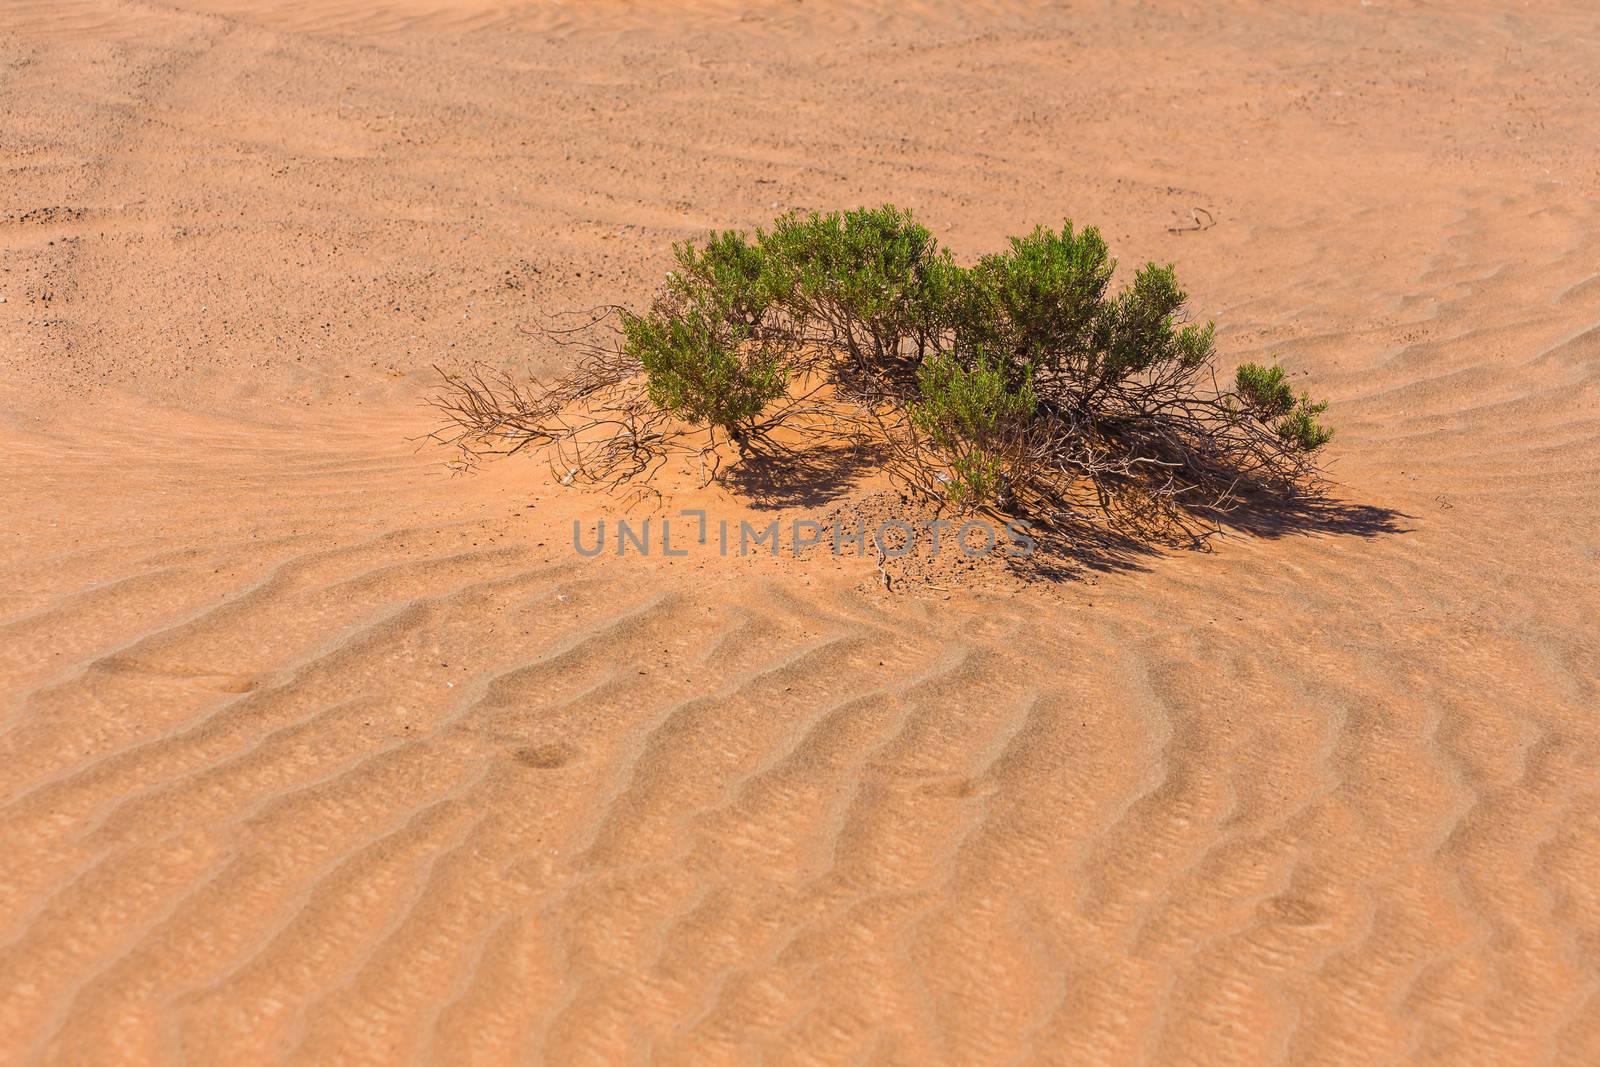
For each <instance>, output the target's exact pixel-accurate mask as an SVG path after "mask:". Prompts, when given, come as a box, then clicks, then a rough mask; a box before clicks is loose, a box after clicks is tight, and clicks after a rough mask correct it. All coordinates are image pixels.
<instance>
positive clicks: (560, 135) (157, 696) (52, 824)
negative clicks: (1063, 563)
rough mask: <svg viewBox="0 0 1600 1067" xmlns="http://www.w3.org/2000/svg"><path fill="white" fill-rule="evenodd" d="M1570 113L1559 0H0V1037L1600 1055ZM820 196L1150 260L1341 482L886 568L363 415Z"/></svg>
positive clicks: (294, 1047) (366, 1052) (942, 1051)
mask: <svg viewBox="0 0 1600 1067" xmlns="http://www.w3.org/2000/svg"><path fill="white" fill-rule="evenodd" d="M1597 130H1600V16H1597V15H1596V12H1595V10H1594V8H1593V5H1592V4H1591V3H1588V2H1586V0H1575V2H1572V3H1570V4H1559V3H1555V2H1544V3H1537V4H1520V3H1517V4H1514V3H1511V2H1509V0H1507V2H1501V3H1494V4H1489V3H1480V2H1474V0H1463V2H1459V3H1451V4H1420V3H1408V2H1384V0H1373V2H1371V3H1361V4H1356V3H1333V2H1301V3H1291V4H1274V5H1271V6H1270V7H1267V6H1265V5H1262V6H1258V5H1254V4H1249V5H1246V4H1232V3H1211V4H1201V3H1187V4H1179V3H1084V4H1071V5H1062V6H1057V7H1050V8H1043V7H1037V6H1034V5H1022V4H1017V5H1013V4H1009V3H975V4H961V5H949V6H948V7H947V6H944V5H931V4H918V5H914V6H898V5H886V4H879V3H867V2H856V3H848V4H842V3H837V2H832V0H824V2H812V0H807V2H805V3H757V4H753V5H751V6H749V7H748V9H745V8H743V7H742V6H741V5H735V4H732V3H697V4H693V5H690V6H682V5H675V4H666V3H628V4H624V3H590V4H565V5H562V4H546V3H526V4H517V5H500V4H494V3H490V2H488V0H484V2H466V3H450V2H448V0H438V2H436V3H435V2H427V0H420V2H412V0H399V2H384V0H329V2H326V3H287V4H283V3H269V2H267V0H248V2H241V0H197V2H185V0H179V2H175V3H155V2H148V3H147V2H142V0H50V2H44V0H4V2H3V3H0V160H3V162H4V168H5V177H4V184H3V186H0V255H3V264H0V297H3V298H4V301H5V302H4V303H3V304H0V389H3V392H0V424H3V427H0V447H3V455H4V465H5V476H4V478H3V480H0V508H3V511H4V519H3V526H0V529H3V533H4V536H3V540H0V701H3V702H0V714H3V716H4V727H3V733H0V855H3V857H4V860H3V873H0V1061H4V1062H6V1063H22V1062H40V1063H59V1064H98V1063H103V1064H129V1063H141V1062H161V1063H177V1062H185V1063H190V1064H246V1063H252V1064H253V1063H277V1062H285V1063H301V1064H335V1063H389V1062H410V1061H426V1062H436V1063H451V1064H471V1063H506V1062H548V1063H552V1064H597V1063H628V1062H651V1063H659V1064H694V1065H698V1064H713V1063H723V1062H729V1063H733V1062H754V1061H756V1060H760V1061H762V1062H766V1063H771V1064H789V1063H794V1064H802V1063H815V1064H827V1063H872V1064H918V1065H921V1064H941V1063H949V1064H1002V1063H1060V1064H1133V1063H1149V1064H1205V1065H1219V1064H1266V1063H1285V1064H1297V1065H1299V1064H1350V1063H1373V1064H1376V1063H1385V1064H1434V1063H1440V1064H1487V1063H1505V1064H1542V1063H1559V1064H1568V1065H1573V1067H1578V1065H1590V1064H1594V1063H1600V999H1597V989H1600V984H1597V983H1600V890H1597V888H1596V887H1597V886H1600V770H1597V767H1600V721H1597V718H1596V705H1597V699H1596V697H1597V693H1596V689H1597V685H1596V675H1597V668H1596V663H1600V647H1597V646H1600V641H1597V635H1600V628H1597V625H1596V622H1595V610H1596V606H1597V604H1600V582H1597V578H1596V573H1597V570H1596V568H1597V563H1600V559H1597V543H1600V541H1597V533H1600V526H1597V520H1596V515H1597V504H1600V499H1597V495H1600V494H1597V491H1596V485H1597V477H1600V389H1597V380H1600V377H1597V376H1600V238H1597V235H1600V140H1597V138H1596V131H1597ZM886 200H892V201H894V202H895V203H897V204H900V205H902V206H907V207H910V208H912V209H914V210H915V211H916V212H917V213H918V214H919V216H920V217H921V218H922V219H923V220H925V221H926V222H928V224H929V225H930V226H931V227H932V228H933V229H934V230H935V232H937V233H940V234H942V235H945V236H946V237H947V239H948V241H949V243H950V244H951V245H952V247H953V248H954V250H955V252H956V253H957V255H958V256H960V257H962V258H964V259H970V258H971V257H974V256H976V255H978V254H980V253H982V252H984V251H988V250H990V249H992V248H994V247H996V246H997V245H999V244H1000V243H1001V241H1002V240H1003V239H1004V236H1005V235H1006V234H1008V233H1013V232H1021V231H1023V230H1026V229H1028V228H1031V227H1032V226H1033V225H1034V224H1035V223H1040V222H1043V223H1049V224H1058V223H1059V222H1060V220H1061V219H1062V218H1063V217H1066V216H1070V217H1072V218H1073V219H1075V220H1077V221H1079V222H1080V223H1096V224H1099V225H1101V226H1102V228H1103V230H1104V232H1105V233H1106V236H1107V237H1108V239H1109V240H1110V241H1111V243H1112V247H1113V249H1114V250H1115V251H1116V252H1117V254H1118V255H1119V256H1120V257H1121V260H1122V262H1123V264H1124V267H1125V268H1126V267H1127V265H1128V264H1136V263H1139V262H1142V261H1144V260H1146V259H1156V260H1160V261H1163V262H1165V261H1168V260H1171V261H1175V262H1176V263H1177V265H1178V267H1179V274H1180V277H1181V278H1183V279H1184V281H1185V283H1186V284H1187V286H1188V288H1189V289H1190V291H1191V292H1192V294H1193V296H1194V307H1195V311H1196V312H1197V313H1198V314H1199V315H1201V316H1205V317H1214V318H1215V319H1216V320H1217V323H1218V329H1219V338H1220V348H1221V350H1222V352H1223V353H1224V359H1225V360H1244V359H1263V358H1269V357H1270V356H1271V355H1273V354H1274V353H1277V354H1281V356H1282V359H1283V362H1284V363H1285V365H1286V366H1287V367H1289V368H1290V369H1291V370H1292V371H1293V372H1294V373H1295V375H1296V380H1297V381H1299V380H1301V376H1304V380H1305V381H1306V382H1308V383H1311V384H1313V387H1314V388H1315V389H1316V390H1317V391H1318V392H1319V393H1321V394H1324V395H1326V396H1328V397H1330V398H1331V399H1332V402H1333V404H1332V408H1331V410H1330V413H1329V418H1330V419H1331V420H1332V421H1333V422H1334V424H1335V425H1336V426H1337V427H1338V429H1339V436H1338V437H1337V439H1336V440H1335V443H1334V445H1333V446H1331V450H1330V457H1331V459H1332V460H1333V461H1334V467H1333V475H1334V477H1335V478H1336V479H1337V481H1338V483H1339V486H1338V496H1339V498H1340V500H1341V501H1342V502H1343V506H1342V507H1341V508H1340V509H1339V510H1338V511H1337V512H1335V513H1333V514H1331V515H1328V516H1325V517H1324V518H1323V519H1321V520H1319V521H1306V522H1300V523H1290V522H1285V521H1273V520H1269V519H1267V518H1261V519H1259V520H1252V519H1251V518H1249V517H1242V518H1241V521H1240V523H1238V524H1236V525H1234V526H1232V527H1230V528H1229V530H1228V531H1227V534H1226V536H1224V537H1223V538H1222V539H1221V540H1220V541H1219V542H1218V543H1217V545H1216V551H1214V552H1211V553H1200V552H1162V553H1158V554H1153V555H1149V556H1145V557H1140V558H1135V559H1124V560H1121V561H1120V563H1119V565H1115V566H1103V567H1100V568H1095V567H1092V566H1085V567H1083V568H1081V569H1080V570H1079V571H1078V572H1077V573H1075V574H1073V575H1070V576H1068V577H1066V578H1064V579H1062V580H1061V581H1058V582H1035V583H1031V584H1029V585H1026V586H1022V587H1016V586H1008V587H1007V588H1005V589H1004V590H998V589H990V588H988V587H986V586H985V585H984V584H983V583H981V582H979V583H968V584H966V585H961V586H956V587H952V588H945V589H942V590H941V589H940V588H938V587H932V586H916V585H911V584H908V585H906V586H904V587H903V588H900V589H895V590H887V591H886V590H885V589H884V588H883V587H882V585H881V583H879V582H877V581H876V580H875V573H874V567H873V565H872V562H871V561H866V562H862V561H850V560H846V561H844V562H842V563H835V562H834V561H831V560H823V561H820V562H811V563H808V562H805V561H801V562H798V563H797V562H796V561H794V560H790V559H779V560H772V559H770V558H760V559H748V560H727V561H723V560H719V559H717V558H714V557H710V558H708V557H705V556H704V555H702V556H697V557H694V558H690V559H687V560H675V561H670V562H669V561H664V560H659V559H651V560H648V561H646V560H639V559H634V558H628V559H622V560H618V559H615V558H614V557H609V556H608V557H605V558H601V559H597V560H586V559H583V558H580V557H579V556H577V555H576V554H575V553H574V552H573V551H572V548H571V533H570V522H571V520H572V518H573V517H575V516H581V517H584V518H589V519H592V518H595V517H598V516H600V515H613V516H614V515H616V514H618V513H619V510H620V507H619V505H618V503H617V502H616V501H607V500H605V499H603V498H601V499H595V498H585V497H583V496H582V495H581V494H579V493H576V492H575V491H573V490H563V489H562V488H560V487H559V486H557V485H554V484H553V483H552V482H551V480H550V478H549V476H548V474H547V472H546V470H545V469H544V467H543V466H541V465H540V464H539V463H537V462H527V461H517V460H513V461H508V462H505V463H501V464H498V465H494V466H491V467H490V468H489V469H488V470H487V471H485V472H484V473H482V474H480V475H478V476H475V477H470V478H452V477H449V476H448V475H447V474H446V472H445V470H444V468H443V465H442V463H443V459H444V456H443V455H442V453H440V452H439V451H438V450H436V449H430V448H424V449H421V450H420V451H419V450H418V448H417V446H416V444H415V442H414V441H412V440H411V438H414V437H415V436H416V435H418V434H421V433H424V432H425V431H426V430H428V429H429V428H430V427H431V426H432V420H431V418H430V416H429V415H428V414H427V413H426V412H425V411H424V410H423V409H422V407H421V400H422V398H423V396H424V395H425V394H426V393H427V391H428V389H429V387H430V379H431V376H432V371H431V370H430V369H429V367H430V364H433V363H443V364H464V363H466V362H470V361H474V360H486V361H489V362H491V363H494V364H496V365H500V366H506V367H516V366H521V365H524V364H526V363H528V362H530V361H531V363H532V364H533V365H534V366H535V367H541V366H542V367H544V368H545V369H549V359H550V355H549V353H548V352H547V351H544V350H541V349H539V348H538V347H537V346H536V345H535V344H534V343H533V341H532V340H531V339H530V337H529V336H528V334H527V332H526V329H527V328H528V327H529V326H530V324H532V323H533V322H535V321H536V320H537V319H538V318H539V317H540V316H541V315H548V314H553V313H555V312H560V311H566V310H572V309H581V308H587V307H590V306H592V305H595V304H598V303H604V302H623V303H629V304H632V305H634V306H639V305H640V304H641V303H642V302H643V301H644V300H646V299H647V298H648V295H649V292H650V290H651V288H652V287H653V285H654V282H655V280H656V279H657V278H659V276H660V275H661V273H662V272H663V271H664V270H665V269H666V268H667V266H668V264H669V262H670V245H671V243H672V242H673V241H674V240H681V239H683V238H686V237H692V236H695V235H697V234H699V233H702V232H703V231H704V230H706V229H709V228H712V227H725V226H742V227H751V226H755V225H758V224H761V223H763V222H765V221H766V220H768V219H770V218H771V216H772V215H773V214H775V213H776V211H777V210H781V209H787V208H789V207H804V208H835V207H848V206H853V205H856V204H873V203H880V202H883V201H886ZM1196 209H1203V211H1204V212H1205V213H1208V214H1209V217H1210V218H1212V219H1214V220H1215V225H1213V226H1209V227H1208V228H1204V229H1200V228H1196V227H1197V224H1196V222H1195V219H1196V218H1200V219H1201V220H1202V222H1203V220H1204V219H1205V217H1206V216H1205V215H1198V216H1197V215H1196ZM1185 227H1188V229H1185ZM1174 231H1177V232H1174ZM541 361H542V362H541ZM1225 369H1226V370H1230V371H1231V363H1230V364H1229V365H1228V366H1227V367H1226V368H1225ZM748 503H749V501H744V504H748ZM718 506H721V507H724V508H736V507H739V506H743V505H742V504H741V503H740V502H739V501H736V500H734V499H732V498H726V499H722V500H721V502H720V503H719V504H718ZM813 510H815V509H813Z"/></svg>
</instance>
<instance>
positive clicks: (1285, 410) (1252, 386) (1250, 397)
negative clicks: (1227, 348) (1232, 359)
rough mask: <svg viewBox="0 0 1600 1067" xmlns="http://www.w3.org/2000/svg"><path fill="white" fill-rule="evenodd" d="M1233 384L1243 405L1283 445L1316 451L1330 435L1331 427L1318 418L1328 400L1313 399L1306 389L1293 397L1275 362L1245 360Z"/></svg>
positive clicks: (1305, 450)
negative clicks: (1314, 401) (1265, 365)
mask: <svg viewBox="0 0 1600 1067" xmlns="http://www.w3.org/2000/svg"><path fill="white" fill-rule="evenodd" d="M1234 388H1235V390H1236V392H1237V393H1238V395H1239V399H1240V400H1242V401H1243V403H1244V407H1245V408H1246V409H1247V410H1248V411H1250V413H1251V414H1253V415H1255V416H1256V418H1258V419H1260V420H1261V421H1262V422H1264V423H1267V424H1268V425H1270V426H1271V427H1272V430H1273V432H1274V433H1276V434H1277V435H1278V437H1279V439H1280V440H1282V441H1283V443H1284V444H1285V445H1287V446H1289V447H1292V448H1296V449H1299V450H1300V451H1302V452H1315V451H1316V450H1317V449H1319V448H1321V447H1322V446H1323V445H1325V444H1327V443H1328V442H1329V441H1330V440H1331V439H1332V438H1333V430H1332V429H1330V428H1329V427H1327V426H1325V425H1323V424H1322V423H1321V422H1320V421H1319V416H1321V415H1322V413H1323V412H1325V411H1327V410H1328V403H1327V401H1325V400H1324V401H1322V402H1320V403H1313V402H1312V400H1311V397H1310V396H1309V395H1308V394H1306V393H1301V394H1300V395H1299V396H1298V397H1296V396H1295V395H1294V389H1293V388H1292V387H1291V386H1290V385H1289V382H1288V379H1287V378H1286V377H1285V375H1284V373H1283V368H1282V367H1280V366H1278V365H1277V364H1276V363H1274V364H1273V365H1272V366H1271V367H1263V366H1261V365H1260V364H1259V363H1246V364H1244V365H1243V366H1241V367H1240V368H1239V370H1238V372H1237V373H1236V374H1235V375H1234Z"/></svg>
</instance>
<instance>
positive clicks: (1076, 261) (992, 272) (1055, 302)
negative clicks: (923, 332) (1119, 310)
mask: <svg viewBox="0 0 1600 1067" xmlns="http://www.w3.org/2000/svg"><path fill="white" fill-rule="evenodd" d="M1116 267H1117V263H1116V260H1114V259H1112V258H1111V257H1110V254H1109V252H1108V250H1107V248H1106V243H1105V241H1103V240H1102V239H1101V237H1100V231H1099V230H1096V229H1094V228H1093V227H1089V228H1087V229H1085V230H1084V231H1083V232H1082V233H1074V232H1073V230H1072V223H1071V222H1068V223H1066V224H1065V225H1064V226H1063V227H1062V228H1061V232H1060V233H1056V232H1053V231H1051V230H1048V229H1046V228H1044V227H1043V226H1040V227H1038V228H1036V229H1035V230H1034V231H1033V233H1031V234H1029V235H1028V236H1026V237H1013V238H1011V247H1010V248H1009V249H1008V250H1007V251H1005V252H1000V253H997V254H994V255H989V256H984V257H983V258H982V259H981V260H979V261H978V264H977V266H975V267H973V268H972V269H971V270H970V271H967V272H964V276H963V277H961V279H960V281H961V283H962V284H960V285H959V290H958V296H957V301H956V311H955V313H954V315H953V318H954V320H955V327H956V333H957V336H958V338H959V341H960V342H961V343H962V344H963V345H970V346H973V347H981V348H984V349H986V350H988V351H991V352H1005V353H1006V354H1007V357H1008V359H1009V360H1010V362H1012V363H1013V364H1015V365H1018V366H1021V365H1031V366H1037V367H1041V368H1043V369H1044V370H1046V371H1047V372H1060V371H1063V370H1065V371H1068V372H1072V371H1078V372H1080V373H1081V372H1082V371H1083V370H1084V369H1085V368H1086V367H1087V366H1088V361H1089V358H1090V354H1091V353H1092V352H1093V350H1094V344H1095V331H1096V325H1097V323H1098V322H1099V320H1100V318H1101V316H1102V315H1103V313H1104V310H1105V293H1106V287H1107V286H1108V285H1109V284H1110V283H1111V276H1112V273H1113V272H1114V271H1115V270H1116Z"/></svg>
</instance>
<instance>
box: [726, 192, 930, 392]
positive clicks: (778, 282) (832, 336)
mask: <svg viewBox="0 0 1600 1067" xmlns="http://www.w3.org/2000/svg"><path fill="white" fill-rule="evenodd" d="M757 243H758V244H759V246H760V249H761V254H762V255H763V256H764V257H765V270H766V276H767V278H768V280H769V286H770V291H771V292H772V293H773V294H774V296H775V298H776V300H777V301H778V303H779V304H781V305H782V307H783V308H784V310H785V311H786V312H787V313H788V315H789V317H790V319H791V320H792V321H793V322H795V323H798V324H803V326H804V327H806V328H809V329H810V330H813V331H815V332H816V333H817V334H818V335H820V337H821V338H822V339H824V340H827V341H829V342H831V343H835V344H840V345H842V346H843V347H844V348H845V349H846V350H847V351H848V352H849V353H850V354H851V355H852V356H854V357H856V358H857V359H858V360H872V361H879V362H881V361H883V360H886V359H891V358H893V357H896V356H898V355H900V354H901V350H902V348H903V346H904V345H905V344H906V343H907V342H912V343H917V344H919V345H920V346H924V347H925V345H926V340H927V338H928V337H929V336H931V334H932V333H933V332H934V331H935V330H937V329H938V328H939V326H940V325H941V317H942V316H944V315H945V314H946V313H947V311H948V305H949V304H950V295H951V286H952V282H953V278H954V274H955V268H954V265H953V264H952V263H951V261H950V257H949V255H948V254H947V253H945V252H943V251H941V250H940V248H939V245H938V242H937V241H936V240H934V238H933V234H931V233H930V232H929V231H928V228H927V227H926V226H923V225H921V224H920V223H918V222H916V221H915V220H914V219H913V218H912V217H911V214H910V212H905V211H901V210H899V209H898V208H895V207H892V206H884V207H881V208H860V209H858V210H855V211H846V212H843V213H841V212H837V211H834V212H829V213H828V214H825V215H819V214H810V215H801V214H797V213H790V214H788V215H784V216H782V217H781V218H779V219H777V220H776V221H775V222H774V223H773V226H772V229H771V230H770V231H758V234H757Z"/></svg>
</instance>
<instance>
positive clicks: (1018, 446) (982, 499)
mask: <svg viewBox="0 0 1600 1067" xmlns="http://www.w3.org/2000/svg"><path fill="white" fill-rule="evenodd" d="M1009 377H1010V376H1009V374H1008V369H1007V367H1006V366H1005V365H1004V364H1002V363H1001V362H1000V361H998V360H993V359H990V358H988V357H985V356H984V355H983V354H982V353H981V352H980V353H978V355H977V358H976V360H975V361H974V362H973V364H972V365H971V366H963V365H962V364H961V363H960V362H959V361H958V360H957V359H956V357H955V356H953V355H951V354H950V353H947V352H939V353H935V354H934V355H932V356H930V357H929V358H927V359H926V360H924V361H923V362H922V365H921V366H920V367H919V368H918V371H917V384H918V391H919V393H920V397H921V399H920V400H918V401H917V402H916V403H915V404H914V405H913V406H912V409H911V421H912V423H913V425H915V426H916V427H917V428H918V429H919V430H921V431H922V432H923V433H924V434H926V435H927V436H928V438H929V439H930V441H931V442H932V444H933V445H934V447H935V448H936V449H937V450H938V451H939V452H940V453H941V454H942V455H944V456H945V457H946V458H947V462H948V464H949V467H950V472H949V473H948V474H947V475H945V479H946V480H945V483H944V484H945V491H946V494H947V495H948V496H949V497H950V499H951V500H953V501H955V502H956V503H959V504H966V505H982V504H991V503H994V504H1002V505H1004V504H1007V503H1009V489H1010V486H1011V484H1012V483H1013V482H1014V481H1015V479H1016V473H1017V472H1016V470H1015V468H1016V466H1017V463H1018V461H1019V460H1020V459H1021V458H1022V456H1023V454H1024V452H1025V440H1024V439H1025V435H1026V432H1027V427H1028V424H1029V423H1030V422H1031V421H1032V420H1033V417H1034V415H1035V413H1036V411H1037V410H1038V405H1039V398H1038V396H1037V395H1035V393H1034V391H1033V373H1032V368H1026V369H1025V370H1024V371H1023V374H1022V379H1021V381H1020V382H1016V383H1013V382H1011V381H1010V380H1009Z"/></svg>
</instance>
